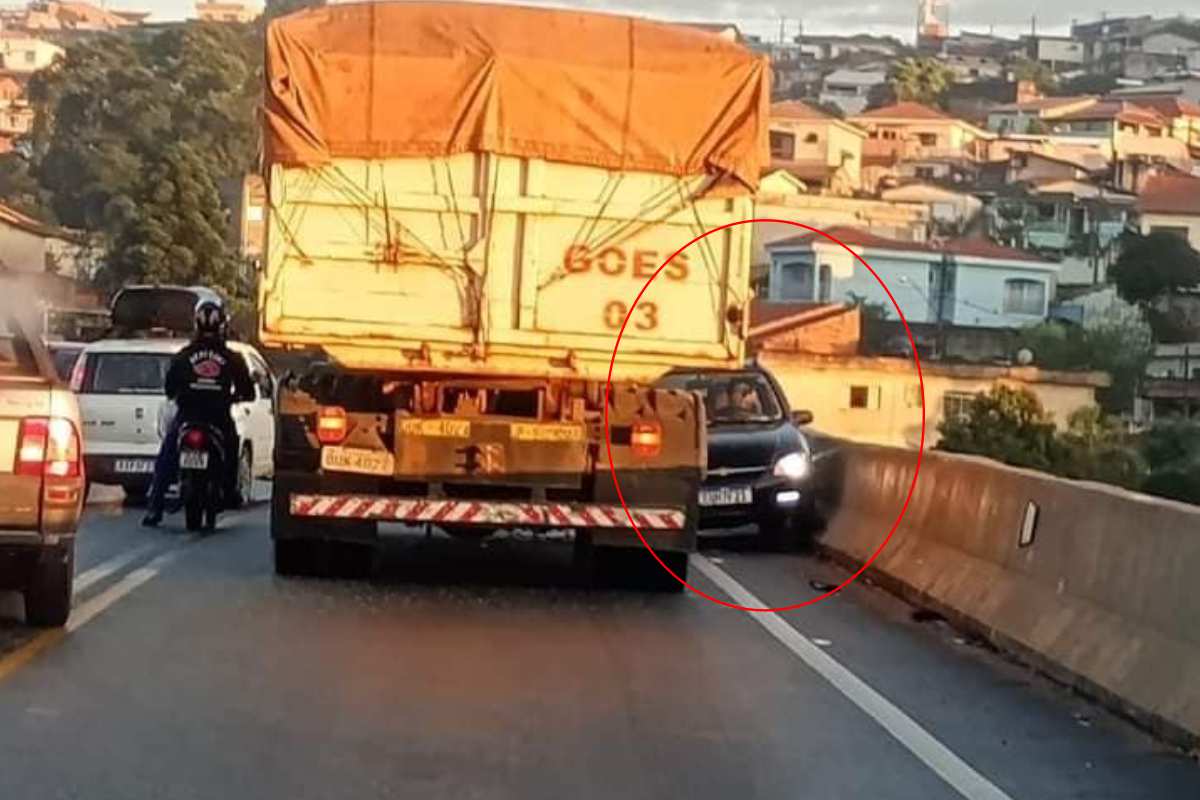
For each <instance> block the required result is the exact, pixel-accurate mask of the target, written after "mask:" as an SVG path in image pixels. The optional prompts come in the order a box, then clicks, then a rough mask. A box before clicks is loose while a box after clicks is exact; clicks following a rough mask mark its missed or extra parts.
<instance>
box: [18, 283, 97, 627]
mask: <svg viewBox="0 0 1200 800" xmlns="http://www.w3.org/2000/svg"><path fill="white" fill-rule="evenodd" d="M3 283H7V282H3ZM0 292H2V293H0V297H3V298H4V300H3V301H2V303H0V589H9V590H13V589H15V590H17V591H20V592H21V593H22V594H23V595H24V596H25V618H26V621H27V622H28V623H29V624H31V625H38V626H54V627H57V626H61V625H64V624H66V621H67V617H68V616H69V615H70V612H71V583H72V580H73V577H74V568H75V531H76V528H77V527H78V525H79V518H80V515H81V513H82V510H83V494H84V491H83V487H84V474H83V458H82V442H81V441H80V430H81V426H80V421H79V406H78V404H77V403H76V400H75V396H74V395H73V394H72V393H71V392H70V390H68V389H67V388H66V386H64V385H63V383H62V381H61V380H60V378H59V376H58V374H57V372H56V370H55V368H54V363H53V361H52V359H51V357H50V355H49V353H48V352H47V350H46V348H45V345H44V344H43V343H42V340H41V338H40V337H39V336H37V335H36V334H35V333H34V330H33V325H32V324H31V323H30V322H28V321H26V320H24V319H23V318H22V315H21V311H20V309H22V308H31V307H33V306H32V305H31V304H22V303H19V302H17V301H16V298H17V297H18V296H19V293H18V292H16V291H14V288H13V287H10V286H7V285H0Z"/></svg>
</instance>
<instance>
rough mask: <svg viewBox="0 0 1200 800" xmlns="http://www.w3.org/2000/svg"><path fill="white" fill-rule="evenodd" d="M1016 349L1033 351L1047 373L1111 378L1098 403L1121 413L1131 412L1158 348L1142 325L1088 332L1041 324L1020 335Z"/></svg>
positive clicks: (1106, 324) (1119, 324)
mask: <svg viewBox="0 0 1200 800" xmlns="http://www.w3.org/2000/svg"><path fill="white" fill-rule="evenodd" d="M1017 348H1018V349H1020V348H1026V349H1028V350H1030V351H1032V353H1033V357H1034V363H1036V364H1037V365H1038V366H1039V367H1043V368H1045V369H1055V370H1073V369H1074V370H1078V369H1088V370H1100V371H1103V372H1107V373H1108V374H1109V375H1110V376H1111V377H1112V385H1111V386H1109V387H1107V388H1105V389H1100V390H1099V391H1097V393H1096V396H1097V400H1098V401H1099V403H1100V406H1101V407H1102V408H1103V409H1104V410H1105V411H1107V412H1109V413H1120V412H1126V411H1131V410H1132V409H1133V401H1134V397H1135V396H1136V395H1137V387H1138V382H1139V381H1140V380H1141V377H1142V374H1143V373H1144V372H1145V370H1146V365H1147V364H1148V363H1149V361H1150V356H1151V355H1152V354H1153V352H1154V342H1153V337H1152V336H1151V332H1150V326H1149V325H1147V324H1146V323H1145V322H1144V321H1142V320H1141V319H1112V320H1105V321H1102V322H1100V323H1098V324H1096V325H1093V326H1091V327H1087V328H1084V327H1080V326H1078V325H1070V324H1067V323H1062V322H1043V323H1040V324H1038V325H1033V326H1030V327H1028V328H1024V329H1022V330H1021V331H1020V332H1019V333H1018V335H1017Z"/></svg>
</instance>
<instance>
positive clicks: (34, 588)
mask: <svg viewBox="0 0 1200 800" xmlns="http://www.w3.org/2000/svg"><path fill="white" fill-rule="evenodd" d="M74 575H75V543H74V542H71V543H68V544H65V545H60V546H58V547H52V548H48V549H47V550H46V552H44V553H41V554H40V556H39V558H38V559H37V562H36V563H35V564H34V567H33V572H32V574H30V576H29V582H28V583H27V584H26V586H25V592H24V594H25V621H26V622H27V623H28V624H30V625H34V626H37V627H39V628H61V627H62V626H63V625H66V624H67V617H69V616H70V615H71V589H72V583H73V579H74Z"/></svg>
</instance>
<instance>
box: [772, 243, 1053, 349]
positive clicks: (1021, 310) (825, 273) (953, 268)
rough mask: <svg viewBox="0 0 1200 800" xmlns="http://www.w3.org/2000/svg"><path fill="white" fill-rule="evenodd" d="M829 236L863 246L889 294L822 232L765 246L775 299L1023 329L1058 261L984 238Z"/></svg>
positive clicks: (1038, 313)
mask: <svg viewBox="0 0 1200 800" xmlns="http://www.w3.org/2000/svg"><path fill="white" fill-rule="evenodd" d="M828 233H829V235H830V236H832V237H834V238H835V239H838V240H840V241H841V242H844V243H845V244H846V245H848V246H849V247H850V248H851V250H853V251H854V253H857V254H858V256H860V257H861V258H862V259H863V260H865V261H866V263H867V264H869V265H870V266H871V268H872V269H873V270H874V271H875V273H876V274H877V275H878V276H879V278H880V279H881V280H882V281H883V282H884V283H885V284H886V285H887V289H888V291H890V293H891V297H889V296H888V293H887V292H885V291H884V287H883V286H882V285H881V284H880V281H879V280H876V278H875V277H874V276H872V274H871V273H870V272H869V271H868V270H867V269H866V268H864V267H863V265H862V263H861V262H860V261H859V260H858V259H857V258H855V256H854V255H853V254H852V253H851V252H848V251H847V250H846V249H845V248H844V247H842V246H841V245H839V244H837V243H836V242H833V241H830V240H829V239H826V238H825V237H823V236H820V235H817V234H805V235H801V236H794V237H791V238H789V239H783V240H781V241H777V242H774V243H772V244H770V245H768V246H767V249H768V252H769V253H770V258H771V275H770V282H769V287H770V295H769V299H770V300H772V301H784V300H805V301H815V302H846V301H851V300H854V299H855V298H858V299H861V300H863V301H864V302H868V303H882V304H884V307H885V308H886V309H887V310H888V312H889V314H891V316H892V317H895V316H896V314H895V311H896V308H895V307H894V306H893V298H894V300H895V304H896V305H897V306H898V307H899V311H900V312H901V313H902V314H903V315H904V318H905V319H906V320H907V321H908V322H910V323H932V324H938V325H954V326H965V327H981V328H1020V327H1024V326H1026V325H1029V324H1033V323H1036V322H1040V321H1041V320H1044V319H1045V318H1046V315H1047V312H1048V309H1049V304H1050V300H1051V298H1052V297H1053V295H1054V290H1055V285H1056V282H1057V277H1058V265H1057V264H1056V263H1054V262H1052V261H1049V260H1047V259H1044V258H1042V257H1040V256H1038V255H1036V254H1033V253H1030V252H1028V251H1022V250H1016V249H1013V248H1009V247H1003V246H1001V245H997V244H994V243H992V242H989V241H986V240H983V239H952V240H947V241H944V242H941V243H938V244H935V243H932V242H905V241H899V240H894V239H887V238H884V237H881V236H877V235H875V234H871V233H868V232H866V231H863V230H861V229H857V228H833V229H831V230H829V231H828Z"/></svg>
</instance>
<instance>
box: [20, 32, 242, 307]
mask: <svg viewBox="0 0 1200 800" xmlns="http://www.w3.org/2000/svg"><path fill="white" fill-rule="evenodd" d="M260 42H261V28H257V27H256V26H239V25H218V24H210V23H202V22H192V23H188V24H185V25H181V26H179V27H175V28H171V29H168V30H166V31H163V32H161V33H158V34H156V35H153V36H149V37H144V38H141V37H139V38H133V37H127V36H125V35H121V34H109V35H104V36H97V37H93V38H89V39H86V40H81V41H78V42H76V43H74V44H72V45H71V46H70V47H68V49H67V51H66V53H65V55H64V56H63V57H62V58H61V59H59V60H58V61H57V62H56V63H55V64H54V65H53V66H51V67H49V68H48V69H46V70H43V71H41V72H39V73H36V74H35V75H34V76H33V78H32V80H31V82H30V86H29V95H30V99H31V101H32V103H33V104H34V106H35V109H36V111H37V124H36V127H35V129H34V131H33V132H32V135H31V136H30V137H29V141H28V142H27V147H26V148H25V150H26V155H25V156H24V162H23V163H8V164H3V165H0V192H2V193H3V196H4V197H6V198H10V197H15V198H19V199H24V200H25V201H26V202H33V201H35V200H36V201H38V202H41V203H43V204H44V205H46V206H48V207H49V208H50V210H51V211H52V212H53V216H54V217H56V218H57V219H58V220H59V221H60V222H61V223H62V224H64V225H67V226H69V227H72V228H76V229H79V230H82V231H84V232H86V233H88V234H90V235H91V237H92V238H93V239H94V240H96V241H98V242H100V243H101V245H102V247H103V248H104V251H105V253H104V259H103V261H104V266H103V267H102V268H101V269H100V270H99V271H98V273H97V275H96V280H97V282H98V284H99V285H100V286H101V287H103V288H106V289H113V288H116V287H118V286H120V285H121V284H123V283H125V282H130V281H162V282H185V283H201V284H209V285H212V286H216V287H220V288H222V289H224V290H225V291H226V292H227V293H229V294H230V295H231V296H232V295H235V294H237V293H239V292H244V289H245V287H242V286H241V285H240V284H239V282H238V280H237V275H238V270H237V258H236V255H235V252H234V250H233V247H232V242H231V239H232V237H231V236H230V230H229V226H228V223H227V220H228V211H227V210H226V209H225V208H223V207H222V204H221V200H220V196H219V195H218V193H217V191H216V187H217V185H218V184H219V182H220V181H221V180H222V179H223V178H227V177H240V176H241V175H243V174H244V173H245V172H246V171H247V170H249V169H251V168H252V166H253V164H254V161H255V158H256V156H257V137H258V134H257V127H256V120H255V108H256V105H257V103H258V98H259V95H260V93H261V71H262V65H261V53H262V48H261V46H260V44H259V43H260Z"/></svg>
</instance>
